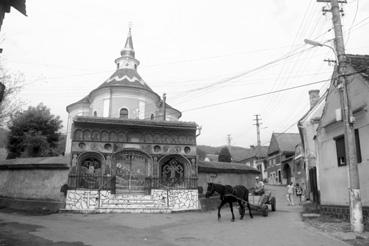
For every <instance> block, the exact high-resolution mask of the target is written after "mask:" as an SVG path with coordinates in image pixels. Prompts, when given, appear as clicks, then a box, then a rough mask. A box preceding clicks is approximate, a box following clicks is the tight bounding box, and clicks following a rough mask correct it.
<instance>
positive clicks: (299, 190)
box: [295, 184, 303, 205]
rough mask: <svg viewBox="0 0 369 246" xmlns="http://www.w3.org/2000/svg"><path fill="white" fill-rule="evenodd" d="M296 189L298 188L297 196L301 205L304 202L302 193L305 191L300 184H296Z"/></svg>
mask: <svg viewBox="0 0 369 246" xmlns="http://www.w3.org/2000/svg"><path fill="white" fill-rule="evenodd" d="M295 190H296V196H297V198H298V199H299V205H301V203H302V199H301V197H302V193H303V190H302V187H301V186H300V185H299V184H296V188H295Z"/></svg>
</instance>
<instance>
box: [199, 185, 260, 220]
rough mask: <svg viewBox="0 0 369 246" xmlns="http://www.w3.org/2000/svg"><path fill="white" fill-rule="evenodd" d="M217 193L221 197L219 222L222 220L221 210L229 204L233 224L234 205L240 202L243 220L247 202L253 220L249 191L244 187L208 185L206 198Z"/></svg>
mask: <svg viewBox="0 0 369 246" xmlns="http://www.w3.org/2000/svg"><path fill="white" fill-rule="evenodd" d="M214 192H217V193H218V194H219V195H220V200H221V203H220V205H219V206H218V220H219V219H220V217H221V216H220V209H221V208H222V207H223V205H224V204H226V203H228V204H229V207H230V209H231V212H232V222H233V221H234V214H233V205H232V204H233V203H234V202H238V204H239V205H240V215H241V218H240V219H241V220H242V219H243V217H244V216H245V202H246V205H247V208H248V209H249V214H250V217H251V218H253V216H252V213H251V208H250V204H249V190H248V189H247V188H246V187H245V186H243V185H237V186H234V187H232V186H230V185H221V184H214V183H208V189H207V191H206V195H205V197H206V198H208V197H210V196H211V195H213V194H214Z"/></svg>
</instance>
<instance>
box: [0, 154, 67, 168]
mask: <svg viewBox="0 0 369 246" xmlns="http://www.w3.org/2000/svg"><path fill="white" fill-rule="evenodd" d="M34 168H39V169H40V168H41V169H55V168H56V169H68V168H69V167H68V158H67V157H65V156H53V157H33V158H16V159H8V160H3V161H0V169H34Z"/></svg>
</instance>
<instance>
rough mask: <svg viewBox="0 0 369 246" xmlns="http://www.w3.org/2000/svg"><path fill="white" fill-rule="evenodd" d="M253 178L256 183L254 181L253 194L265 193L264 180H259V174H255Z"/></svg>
mask: <svg viewBox="0 0 369 246" xmlns="http://www.w3.org/2000/svg"><path fill="white" fill-rule="evenodd" d="M255 179H256V183H255V187H254V191H253V194H254V195H255V196H261V195H263V194H264V193H265V191H264V182H263V181H261V180H260V178H259V176H256V178H255Z"/></svg>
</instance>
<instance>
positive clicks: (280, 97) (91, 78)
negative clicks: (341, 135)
mask: <svg viewBox="0 0 369 246" xmlns="http://www.w3.org/2000/svg"><path fill="white" fill-rule="evenodd" d="M323 6H325V4H322V3H317V2H316V0H278V1H276V0H263V1H245V0H239V1H235V0H230V1H214V0H201V1H199V0H194V1H193V0H186V1H175V0H167V1H160V0H158V1H150V0H147V1H123V0H116V1H113V0H109V1H97V0H78V1H76V0H63V1H50V0H32V1H30V0H28V1H27V13H28V17H24V16H22V15H21V14H20V13H18V12H17V11H15V10H12V12H11V14H7V15H6V17H5V20H4V23H3V27H2V30H1V37H2V43H1V45H2V48H3V49H4V51H3V54H2V55H1V56H2V57H1V59H2V63H3V64H4V65H5V66H6V67H7V68H8V69H9V70H11V71H14V72H17V71H19V72H22V73H24V75H25V78H26V86H25V87H24V89H23V91H22V92H21V94H20V96H21V98H22V100H24V101H25V102H26V105H37V104H38V103H40V102H42V103H44V104H45V105H47V106H48V107H50V108H51V111H52V113H54V114H56V115H60V117H61V118H62V120H63V124H64V126H66V125H67V122H66V119H67V112H66V109H65V107H66V106H67V105H69V104H71V103H73V102H75V101H77V100H79V99H81V98H82V97H84V96H86V95H87V94H88V93H89V92H90V91H91V90H93V89H94V88H96V87H97V86H99V85H100V84H101V83H103V82H104V80H106V79H107V78H108V77H109V76H110V75H111V74H112V73H113V72H114V70H115V64H114V59H115V58H117V57H119V54H120V50H121V49H122V48H123V45H124V42H125V39H126V35H127V32H128V23H130V22H131V23H132V35H133V42H134V48H135V50H136V58H137V59H138V60H139V61H140V62H141V65H140V66H139V67H138V72H139V73H140V75H141V76H142V77H143V79H144V80H145V81H146V82H147V83H148V85H149V86H150V87H151V88H152V89H153V90H154V91H155V92H157V93H158V94H159V95H162V93H167V97H168V100H167V102H168V103H169V104H170V105H171V106H173V107H175V108H177V109H179V110H180V111H182V112H183V117H182V118H181V120H183V121H194V122H196V123H197V124H199V125H201V126H202V127H203V131H202V134H201V136H200V137H199V138H198V144H207V145H213V146H218V145H224V144H226V140H227V135H228V134H231V136H232V145H238V146H244V147H248V146H249V145H252V144H256V128H255V126H254V125H253V123H254V121H253V119H254V115H255V114H260V115H261V118H262V123H263V125H262V130H261V139H262V144H268V142H269V140H270V137H271V134H272V132H284V131H287V132H297V126H296V122H297V121H298V119H299V118H301V117H302V115H303V114H304V113H305V112H306V111H307V109H308V108H309V98H308V91H309V90H310V89H320V90H321V91H322V92H323V91H324V90H326V89H327V86H328V84H329V82H325V83H319V84H315V85H312V86H308V87H303V88H299V89H295V90H289V91H286V92H283V93H279V94H272V95H269V96H264V97H258V98H253V99H248V100H241V101H237V102H233V103H229V104H221V105H218V106H214V107H209V108H202V109H198V110H194V108H197V107H202V106H205V105H209V104H213V103H221V102H225V101H229V100H233V99H238V98H243V97H248V96H252V95H256V94H260V93H265V92H270V91H274V90H279V89H283V88H288V87H292V86H296V85H303V84H306V83H311V82H315V81H321V80H326V79H329V78H330V74H331V72H332V69H333V67H332V66H329V65H328V64H327V63H326V62H324V61H323V60H324V59H328V58H331V59H333V57H334V56H333V55H332V52H331V51H330V50H329V49H328V48H309V46H308V45H305V46H304V42H303V40H304V39H305V38H309V39H315V40H318V41H320V42H325V41H328V40H329V39H331V38H332V35H333V31H329V29H330V28H331V27H332V24H331V15H330V14H329V13H328V14H327V15H326V16H323V15H322V12H321V9H322V7H323ZM357 7H358V8H357ZM343 8H344V11H345V16H344V17H343V28H344V32H345V40H346V50H347V53H352V54H369V35H368V33H369V19H365V18H367V17H368V16H369V1H364V0H349V1H348V4H345V5H343ZM363 20H364V21H363ZM327 44H332V42H328V43H327ZM286 54H288V57H287V58H285V59H280V58H281V57H283V56H286ZM278 59H280V60H279V61H278V62H274V63H271V62H273V61H275V60H278ZM267 64H269V65H267ZM264 65H265V66H264ZM233 76H235V78H234V79H233V80H229V81H228V78H230V77H233ZM217 82H219V83H217ZM209 85H210V86H209ZM64 131H65V129H64Z"/></svg>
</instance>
